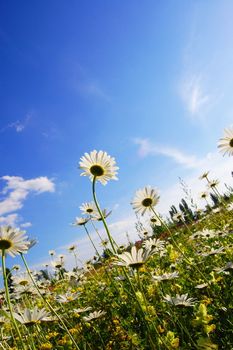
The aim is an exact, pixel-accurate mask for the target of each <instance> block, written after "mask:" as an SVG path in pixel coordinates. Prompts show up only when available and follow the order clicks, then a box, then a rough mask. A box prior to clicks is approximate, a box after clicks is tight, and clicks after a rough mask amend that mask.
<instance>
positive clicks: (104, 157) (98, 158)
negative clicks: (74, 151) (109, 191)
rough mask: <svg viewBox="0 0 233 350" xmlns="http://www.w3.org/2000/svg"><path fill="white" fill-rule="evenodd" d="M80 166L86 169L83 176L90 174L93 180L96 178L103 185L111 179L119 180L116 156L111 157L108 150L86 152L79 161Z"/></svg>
mask: <svg viewBox="0 0 233 350" xmlns="http://www.w3.org/2000/svg"><path fill="white" fill-rule="evenodd" d="M79 167H80V168H81V169H83V170H84V172H83V173H81V176H89V178H90V179H91V181H93V179H94V178H95V179H96V180H97V181H100V182H101V183H102V184H103V185H106V184H107V182H108V181H109V180H117V177H116V175H117V170H118V169H119V168H118V167H117V166H116V162H115V158H113V157H110V156H109V155H108V154H107V153H106V152H103V151H99V152H97V151H96V150H94V151H92V152H90V153H89V154H88V153H85V154H84V156H83V157H81V160H80V162H79Z"/></svg>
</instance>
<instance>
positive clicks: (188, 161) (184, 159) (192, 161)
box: [134, 138, 202, 168]
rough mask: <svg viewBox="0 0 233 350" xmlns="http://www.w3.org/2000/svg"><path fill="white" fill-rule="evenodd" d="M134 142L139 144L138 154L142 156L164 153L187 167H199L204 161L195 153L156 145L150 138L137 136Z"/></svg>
mask: <svg viewBox="0 0 233 350" xmlns="http://www.w3.org/2000/svg"><path fill="white" fill-rule="evenodd" d="M134 143H135V144H136V145H139V148H138V155H139V156H140V157H147V156H156V155H163V156H165V157H168V158H171V159H172V160H173V161H175V162H176V163H178V164H181V165H183V166H185V167H187V168H197V167H198V166H200V164H201V163H202V160H200V159H198V158H197V157H196V156H194V155H188V154H185V153H184V152H182V151H180V150H178V149H176V148H174V147H168V146H162V145H155V144H154V143H152V142H151V141H150V140H149V139H143V138H135V139H134Z"/></svg>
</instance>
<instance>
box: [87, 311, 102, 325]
mask: <svg viewBox="0 0 233 350" xmlns="http://www.w3.org/2000/svg"><path fill="white" fill-rule="evenodd" d="M105 314H106V312H105V311H101V310H100V311H94V312H91V313H90V314H89V315H88V316H84V317H83V319H84V321H86V322H89V321H91V320H95V319H96V318H100V317H102V316H104V315H105Z"/></svg>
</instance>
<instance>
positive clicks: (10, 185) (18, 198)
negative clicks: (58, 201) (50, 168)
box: [0, 175, 55, 224]
mask: <svg viewBox="0 0 233 350" xmlns="http://www.w3.org/2000/svg"><path fill="white" fill-rule="evenodd" d="M0 179H1V180H3V181H5V182H6V185H5V187H3V190H2V192H1V194H2V196H3V198H2V199H1V200H0V215H2V216H1V217H0V220H1V221H0V222H5V223H7V222H8V223H10V224H14V223H15V222H16V221H17V219H18V216H17V214H11V215H8V216H3V215H6V214H8V213H12V212H15V211H17V210H19V209H21V208H22V207H23V203H24V201H25V199H26V198H27V197H28V195H29V193H31V192H34V193H36V194H40V193H43V192H54V191H55V184H54V182H53V181H52V180H50V179H48V178H47V177H45V176H41V177H38V178H35V179H30V180H24V179H23V178H22V177H19V176H8V175H6V176H2V177H1V178H0Z"/></svg>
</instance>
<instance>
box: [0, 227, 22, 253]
mask: <svg viewBox="0 0 233 350" xmlns="http://www.w3.org/2000/svg"><path fill="white" fill-rule="evenodd" d="M28 245H29V241H28V240H27V236H25V232H24V231H20V230H19V229H16V228H13V227H10V226H2V227H0V251H1V254H2V252H3V251H4V252H5V253H6V254H9V255H10V256H12V257H15V256H16V255H17V254H20V253H26V252H27V251H28Z"/></svg>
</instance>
